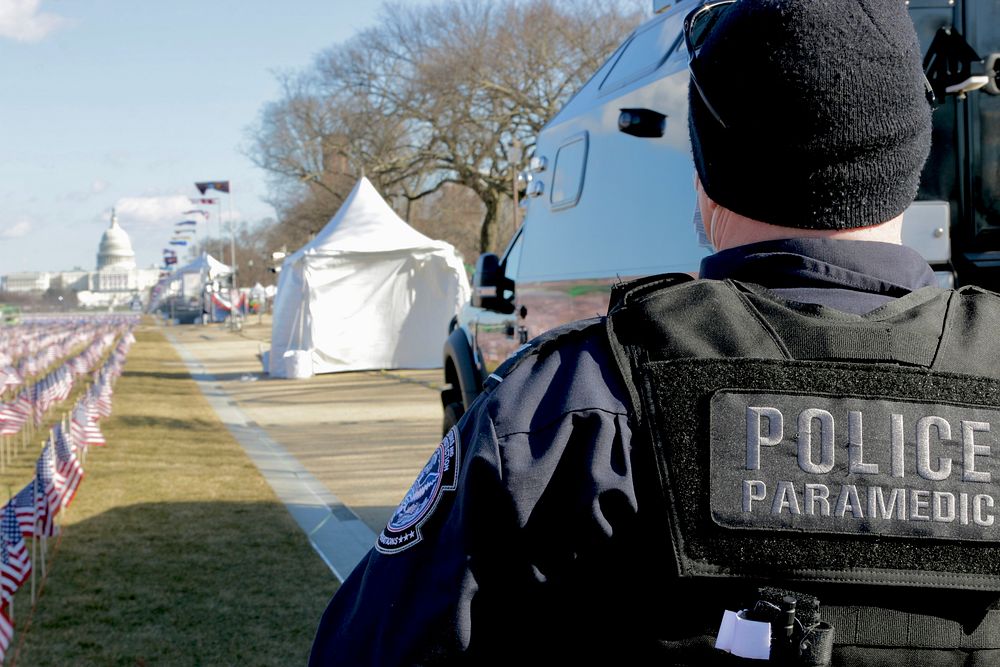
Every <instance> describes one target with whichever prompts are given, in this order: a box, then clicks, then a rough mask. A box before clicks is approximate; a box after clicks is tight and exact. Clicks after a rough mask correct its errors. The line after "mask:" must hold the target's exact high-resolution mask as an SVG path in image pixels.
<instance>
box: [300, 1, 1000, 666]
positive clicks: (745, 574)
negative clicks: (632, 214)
mask: <svg viewBox="0 0 1000 667" xmlns="http://www.w3.org/2000/svg"><path fill="white" fill-rule="evenodd" d="M685 39H686V47H687V49H688V55H689V58H690V71H691V83H690V87H689V100H690V130H691V140H692V146H693V154H694V163H695V167H696V172H697V181H696V183H697V190H698V202H699V209H700V212H701V215H700V217H701V223H702V224H703V226H704V230H705V233H706V236H707V237H708V239H710V241H711V243H712V244H713V245H714V247H715V249H716V250H717V252H716V254H714V255H712V256H710V257H709V258H707V259H706V260H705V261H704V263H703V264H702V270H701V279H700V280H690V279H689V278H687V277H686V276H676V275H671V276H658V277H654V278H649V279H645V280H641V281H638V282H636V283H630V284H626V285H622V286H619V287H618V288H616V290H615V293H614V294H613V295H612V306H611V309H610V311H609V315H608V316H607V317H605V318H598V319H594V320H588V321H582V322H578V323H575V324H573V325H570V326H566V327H562V328H560V329H558V330H556V331H553V332H550V333H548V334H546V335H544V336H542V337H540V338H539V339H536V340H535V341H533V343H532V344H531V345H530V347H529V348H528V349H527V350H526V351H524V352H523V353H521V354H520V355H519V356H517V357H516V358H515V359H512V360H510V361H508V362H507V363H505V364H504V365H503V366H502V367H501V368H500V369H499V370H498V371H497V373H496V374H495V375H494V376H493V377H492V378H491V379H490V381H489V382H488V386H487V390H486V391H485V392H484V394H483V395H482V396H481V397H480V398H479V399H478V400H477V402H476V403H475V404H474V405H473V406H472V408H471V409H470V410H469V412H468V414H467V415H466V416H465V417H464V418H463V419H462V421H461V422H460V423H459V425H458V426H457V427H456V428H454V429H453V430H452V431H451V432H450V433H449V434H448V435H447V436H446V438H445V440H444V441H443V442H442V443H441V445H440V446H439V447H438V449H437V450H436V451H435V453H434V455H433V456H432V457H431V459H430V461H428V463H427V465H426V466H425V467H424V469H423V470H422V471H421V472H420V474H419V476H418V478H417V480H416V482H415V483H414V485H413V488H412V489H411V490H410V492H409V493H408V494H407V495H406V497H405V498H404V500H403V502H402V503H401V504H400V506H399V508H398V509H397V510H396V512H395V514H394V515H393V517H392V519H391V520H390V521H389V523H388V525H387V526H386V528H385V529H384V530H383V531H382V533H381V534H380V535H379V536H378V541H377V544H376V546H375V548H374V549H373V550H372V552H371V553H370V554H369V555H368V557H367V558H366V559H365V560H364V561H363V562H362V563H361V564H360V565H359V566H358V568H357V569H356V570H355V572H354V573H353V574H352V575H351V576H350V578H349V579H348V580H347V581H346V582H345V583H344V584H343V586H342V588H341V590H340V591H339V592H338V593H337V595H336V596H335V597H334V599H333V601H332V602H331V604H330V606H329V608H328V609H327V611H326V613H325V615H324V617H323V619H322V622H321V624H320V627H319V630H318V633H317V636H316V641H315V644H314V647H313V653H312V659H311V663H312V664H314V665H431V664H456V663H463V664H464V663H468V664H505V665H511V664H584V665H590V664H656V665H670V664H690V665H711V664H744V662H745V663H747V664H763V663H764V662H765V661H767V660H770V661H771V662H781V663H783V664H811V665H821V664H830V663H831V662H832V663H835V664H879V665H882V664H921V665H952V664H963V662H964V661H966V660H967V659H968V660H969V661H970V663H969V664H972V661H979V662H976V663H975V664H991V661H997V662H998V664H1000V623H998V622H997V617H996V614H997V612H995V611H994V607H995V606H996V603H997V601H998V599H1000V595H998V591H1000V582H998V576H997V573H998V567H997V563H1000V549H998V548H997V545H998V541H1000V522H997V521H996V520H995V518H996V514H997V513H998V512H1000V503H998V502H997V499H998V495H1000V494H998V493H997V492H996V491H995V487H994V485H993V480H992V474H993V472H994V466H993V464H992V461H993V457H994V456H995V455H1000V452H998V450H997V448H996V447H993V445H992V444H991V443H992V438H994V437H995V434H996V433H997V432H1000V411H998V408H997V406H998V405H1000V383H998V381H997V377H998V375H1000V371H998V363H997V359H998V356H997V354H998V353H1000V349H997V348H998V347H1000V345H998V343H997V342H996V341H995V340H994V339H995V338H997V336H996V335H995V331H996V326H997V325H998V324H1000V307H998V305H997V299H996V298H995V297H994V296H993V295H991V294H988V293H986V292H983V291H979V290H975V289H966V290H963V291H959V292H953V291H949V290H943V289H939V288H937V287H935V286H934V283H935V280H934V276H933V273H932V272H931V270H930V268H929V267H928V266H927V264H926V263H925V262H924V261H923V260H922V259H921V258H920V257H919V256H918V255H917V254H916V253H914V252H912V251H911V250H909V249H907V248H905V247H903V246H902V245H900V229H901V220H902V213H903V211H904V210H905V209H906V208H907V207H908V206H909V204H910V203H911V202H912V201H913V199H914V197H915V195H916V191H917V185H918V179H919V175H920V171H921V168H922V166H923V163H924V161H925V159H926V157H927V154H928V151H929V146H930V135H931V113H932V108H931V102H930V101H929V100H928V94H927V88H928V85H927V83H926V79H925V78H924V76H923V72H922V69H921V62H920V51H919V47H918V44H917V41H916V37H915V34H914V30H913V25H912V23H911V21H910V18H909V16H908V15H907V12H906V9H905V8H904V3H903V2H901V1H900V0H891V1H890V0H737V1H735V2H716V3H710V4H707V5H704V6H703V7H700V8H699V9H696V10H695V11H694V12H692V13H691V14H690V15H689V16H688V17H687V21H686V23H685ZM970 656H971V657H970Z"/></svg>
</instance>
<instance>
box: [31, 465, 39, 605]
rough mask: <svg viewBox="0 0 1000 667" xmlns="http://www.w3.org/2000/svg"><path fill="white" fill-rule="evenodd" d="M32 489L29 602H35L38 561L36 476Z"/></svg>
mask: <svg viewBox="0 0 1000 667" xmlns="http://www.w3.org/2000/svg"><path fill="white" fill-rule="evenodd" d="M32 484H33V485H34V488H33V491H34V493H33V494H32V496H34V497H33V498H32V499H31V500H32V503H31V504H32V508H31V521H32V525H33V528H32V530H31V533H32V534H31V604H32V605H34V604H35V570H37V569H38V568H37V567H35V564H36V563H38V477H35V480H34V482H32Z"/></svg>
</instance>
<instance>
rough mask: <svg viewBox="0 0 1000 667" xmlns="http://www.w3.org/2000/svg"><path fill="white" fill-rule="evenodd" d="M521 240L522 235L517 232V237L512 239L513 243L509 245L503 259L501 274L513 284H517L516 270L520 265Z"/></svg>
mask: <svg viewBox="0 0 1000 667" xmlns="http://www.w3.org/2000/svg"><path fill="white" fill-rule="evenodd" d="M523 238H524V234H522V233H521V232H520V231H518V233H517V236H516V237H514V242H513V243H512V244H511V246H510V248H509V249H508V250H507V254H506V255H505V256H504V258H503V265H504V271H503V274H504V276H505V277H506V278H509V279H510V280H513V281H514V282H517V269H518V266H519V265H520V264H521V239H523Z"/></svg>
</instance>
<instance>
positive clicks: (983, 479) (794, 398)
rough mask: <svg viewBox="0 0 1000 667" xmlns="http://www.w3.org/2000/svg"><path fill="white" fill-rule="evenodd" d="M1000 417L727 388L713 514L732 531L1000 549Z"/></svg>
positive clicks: (715, 424)
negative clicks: (982, 544)
mask: <svg viewBox="0 0 1000 667" xmlns="http://www.w3.org/2000/svg"><path fill="white" fill-rule="evenodd" d="M998 435H1000V410H998V409H995V408H989V407H982V406H968V405H955V404H941V403H922V402H915V401H900V400H888V399H879V398H857V397H843V396H824V395H818V396H817V395H810V396H807V395H798V394H779V393H757V392H739V391H725V390H723V391H719V392H717V393H716V394H714V395H713V397H712V400H711V454H710V455H711V482H710V486H711V490H710V497H711V511H712V518H713V520H714V521H715V522H716V523H717V524H719V525H721V526H725V527H729V528H749V529H763V530H794V531H805V532H822V533H855V534H857V533H871V534H878V535H898V536H906V537H921V536H922V537H932V538H944V539H958V540H980V541H1000V517H998V515H1000V492H998V491H1000V487H998V486H997V483H998V482H1000V468H998V466H997V458H996V457H1000V445H998V444H997V437H998Z"/></svg>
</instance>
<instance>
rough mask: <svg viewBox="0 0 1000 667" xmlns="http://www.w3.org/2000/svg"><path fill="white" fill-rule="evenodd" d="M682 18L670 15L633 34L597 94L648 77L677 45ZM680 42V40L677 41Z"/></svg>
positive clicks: (681, 15) (681, 16) (676, 14)
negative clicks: (646, 75)
mask: <svg viewBox="0 0 1000 667" xmlns="http://www.w3.org/2000/svg"><path fill="white" fill-rule="evenodd" d="M683 21H684V15H683V14H682V13H680V12H673V13H672V14H669V15H667V16H664V17H663V20H662V21H656V22H655V23H653V24H652V25H649V26H646V27H645V28H642V29H640V30H639V32H637V33H636V34H635V35H634V36H633V37H632V39H630V40H629V41H628V43H626V44H625V46H624V48H623V49H622V50H621V54H620V55H619V56H618V59H617V60H616V61H615V64H614V65H613V66H612V67H611V71H609V72H608V74H607V76H605V77H604V81H602V82H601V86H600V90H601V92H607V91H610V90H614V89H615V88H620V87H621V86H624V85H625V84H626V83H630V82H632V81H635V80H636V79H638V78H639V77H641V76H643V75H645V74H649V73H650V72H652V71H653V70H655V69H656V68H658V67H659V66H660V65H662V64H663V61H664V60H666V59H667V56H668V55H669V54H670V52H671V51H673V48H674V46H675V45H676V44H677V42H678V38H679V37H680V33H681V24H682V22H683ZM680 41H681V42H683V40H680Z"/></svg>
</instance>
